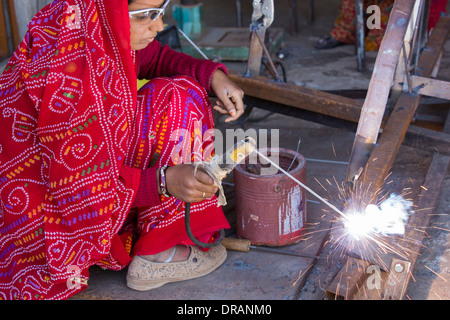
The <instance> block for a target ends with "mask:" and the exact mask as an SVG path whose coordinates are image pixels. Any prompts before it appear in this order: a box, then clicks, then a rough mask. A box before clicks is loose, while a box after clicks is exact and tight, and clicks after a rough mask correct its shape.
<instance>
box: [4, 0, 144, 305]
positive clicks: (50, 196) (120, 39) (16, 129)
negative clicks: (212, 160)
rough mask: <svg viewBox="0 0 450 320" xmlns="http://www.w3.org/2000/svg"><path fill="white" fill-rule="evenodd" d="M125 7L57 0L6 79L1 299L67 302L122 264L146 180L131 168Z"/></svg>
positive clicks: (109, 1)
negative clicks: (124, 235)
mask: <svg viewBox="0 0 450 320" xmlns="http://www.w3.org/2000/svg"><path fill="white" fill-rule="evenodd" d="M127 12H128V9H127V2H126V1H123V0H96V1H94V0H85V1H81V0H65V1H54V2H53V3H51V4H49V5H48V6H46V7H45V8H44V9H42V10H41V11H40V12H39V13H38V14H37V15H36V16H35V17H34V18H33V20H32V21H31V22H30V24H29V30H28V32H27V34H26V36H25V38H24V39H23V41H22V43H21V44H20V46H19V47H18V48H17V50H16V51H15V52H14V55H13V57H12V58H11V60H10V61H9V63H8V65H7V67H6V69H5V71H4V73H3V74H2V76H1V78H0V139H1V143H0V199H1V214H0V299H63V298H66V297H68V296H70V295H72V294H74V293H76V292H78V291H80V290H82V289H84V288H85V285H84V284H83V282H84V280H86V278H87V270H88V268H89V266H91V265H93V264H95V263H97V262H99V261H100V260H102V261H104V263H105V264H108V266H109V267H110V268H112V269H120V268H122V267H123V265H122V263H121V261H118V260H117V258H116V257H113V256H111V254H110V252H111V245H112V243H117V241H118V240H119V239H118V235H117V233H118V231H119V230H120V228H121V227H122V225H123V222H124V220H125V218H126V216H127V214H128V212H129V209H130V206H131V203H132V201H133V197H134V192H135V190H137V187H138V184H139V178H140V171H139V170H137V169H132V168H130V167H128V166H126V165H125V164H124V159H125V157H126V155H127V148H128V144H129V138H130V137H129V136H130V134H129V130H130V125H131V124H132V123H133V119H134V116H135V108H136V74H135V71H134V67H133V60H132V54H130V52H131V50H130V46H129V29H130V28H129V19H128V15H127ZM120 259H121V258H120V257H119V260H120ZM73 276H76V277H78V278H79V280H80V282H81V283H74V282H71V281H69V282H70V283H74V285H70V283H69V282H68V279H71V277H73Z"/></svg>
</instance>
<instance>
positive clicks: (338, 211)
mask: <svg viewBox="0 0 450 320" xmlns="http://www.w3.org/2000/svg"><path fill="white" fill-rule="evenodd" d="M255 152H256V153H257V154H259V155H260V156H261V157H262V158H263V159H264V160H266V161H268V162H270V163H271V164H273V165H274V166H275V167H276V168H277V169H278V170H280V171H281V172H283V173H284V174H285V175H287V176H288V177H289V178H291V179H292V180H294V181H295V182H297V183H298V184H299V185H301V186H302V187H303V188H304V189H306V190H307V191H309V192H310V193H311V194H313V195H314V196H315V197H316V198H318V199H319V200H320V201H322V202H323V203H325V204H326V205H327V206H329V207H330V208H331V209H333V210H334V211H336V212H337V213H339V214H340V215H341V216H343V217H346V215H345V214H344V213H343V212H342V211H341V210H339V209H338V208H336V207H335V206H334V205H332V204H331V203H329V202H328V201H327V200H325V199H324V198H322V197H321V196H320V195H318V194H317V193H315V192H314V191H313V190H311V189H310V188H308V187H307V186H305V185H304V184H303V183H301V182H300V181H298V180H297V179H296V178H294V177H293V176H292V175H290V174H289V173H288V172H286V170H284V169H283V168H281V167H280V166H279V165H277V164H276V163H275V162H273V161H272V160H270V159H269V158H267V157H266V156H265V155H263V154H262V153H261V152H259V151H258V150H255Z"/></svg>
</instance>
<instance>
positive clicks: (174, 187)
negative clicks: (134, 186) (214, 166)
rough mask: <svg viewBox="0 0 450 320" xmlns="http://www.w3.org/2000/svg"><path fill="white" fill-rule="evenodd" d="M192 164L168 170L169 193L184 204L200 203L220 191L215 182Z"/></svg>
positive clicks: (180, 165) (167, 185)
mask: <svg viewBox="0 0 450 320" xmlns="http://www.w3.org/2000/svg"><path fill="white" fill-rule="evenodd" d="M194 172H195V166H194V165H192V164H179V165H176V166H172V167H169V168H168V169H167V170H166V187H167V191H168V192H169V193H170V194H171V195H172V196H174V197H175V198H177V199H180V200H182V201H184V202H187V203H190V202H199V201H203V200H205V199H207V198H211V197H212V196H213V195H214V194H215V193H216V192H217V190H218V189H219V188H218V187H217V186H216V185H215V184H214V180H213V179H212V178H211V177H210V176H209V175H208V174H207V173H205V172H203V171H201V170H197V172H195V175H194Z"/></svg>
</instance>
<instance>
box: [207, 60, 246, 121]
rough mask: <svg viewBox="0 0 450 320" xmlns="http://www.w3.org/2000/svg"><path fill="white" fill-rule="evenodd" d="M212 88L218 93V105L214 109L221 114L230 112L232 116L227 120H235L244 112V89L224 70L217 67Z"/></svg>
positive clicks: (212, 80)
mask: <svg viewBox="0 0 450 320" xmlns="http://www.w3.org/2000/svg"><path fill="white" fill-rule="evenodd" d="M211 89H212V91H213V92H214V93H215V94H216V96H217V98H218V99H219V100H217V102H216V105H215V106H213V108H214V110H216V111H218V112H220V113H221V114H229V115H230V117H228V118H226V119H225V122H230V121H234V120H236V119H237V118H239V117H240V116H241V115H242V114H243V113H244V101H243V100H242V98H243V97H244V91H242V90H241V88H239V87H238V86H237V85H236V84H235V83H234V82H233V81H231V79H230V78H228V76H227V75H226V74H225V73H224V72H223V71H222V70H219V69H217V70H216V71H214V74H213V76H212V79H211Z"/></svg>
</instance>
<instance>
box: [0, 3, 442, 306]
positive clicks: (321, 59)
mask: <svg viewBox="0 0 450 320" xmlns="http://www.w3.org/2000/svg"><path fill="white" fill-rule="evenodd" d="M242 2H243V4H242V5H243V8H242V13H243V25H244V26H246V25H248V24H249V22H250V15H251V12H252V8H251V1H249V0H248V1H242ZM275 2H276V15H275V21H274V24H273V27H281V28H287V27H288V17H289V8H288V0H277V1H275ZM339 2H340V1H339V0H331V1H315V5H316V7H315V13H316V16H315V21H314V22H313V23H308V22H307V19H308V1H298V13H299V25H300V30H299V34H298V35H297V36H291V35H289V34H287V36H286V42H285V49H286V51H287V52H288V56H287V58H286V59H284V60H283V63H284V65H285V66H286V70H287V80H288V81H289V82H294V83H296V84H297V85H299V86H305V87H309V88H313V89H320V90H346V89H356V90H365V89H367V87H368V84H369V81H370V76H371V71H372V68H373V63H374V61H375V58H376V53H374V52H368V53H367V67H368V68H367V71H366V72H364V73H361V72H358V71H357V70H356V56H355V49H354V46H351V45H350V46H341V47H338V48H335V49H331V50H326V51H317V50H315V49H314V44H315V43H316V41H317V40H318V39H319V37H321V36H323V35H325V34H326V33H327V32H328V31H329V29H330V28H331V27H332V25H333V21H334V18H335V16H336V13H337V10H338V6H339ZM204 9H205V25H206V27H234V26H235V25H236V24H235V21H236V18H235V11H234V10H235V9H234V1H226V2H224V1H221V0H207V1H204ZM449 9H450V8H449ZM448 11H449V12H450V10H448ZM167 22H169V23H170V18H169V19H167ZM225 63H226V64H227V66H229V68H230V69H233V70H237V71H241V72H244V71H245V67H246V66H245V63H236V62H228V61H227V62H225ZM0 67H1V65H0ZM438 78H440V79H443V80H447V81H449V80H450V42H447V44H446V50H445V53H444V57H443V60H442V63H441V68H440V73H439V75H438ZM266 115H268V111H265V110H262V109H256V110H254V111H253V112H252V114H251V117H250V119H249V121H248V122H247V123H246V124H245V126H244V128H243V129H244V130H247V129H250V128H254V129H256V130H258V129H278V130H279V136H280V139H279V142H280V147H283V148H288V149H294V150H295V149H296V147H297V142H298V140H299V138H301V145H300V153H301V154H302V155H303V156H304V157H305V158H307V159H308V160H307V184H308V186H309V187H311V188H312V189H313V190H314V191H316V192H318V193H319V194H321V195H322V196H324V197H327V198H328V199H330V201H333V202H334V201H336V204H338V190H337V188H336V186H335V185H334V180H336V181H338V182H339V183H340V182H341V181H342V180H343V179H344V178H345V174H346V166H345V165H336V164H331V163H322V162H317V161H316V160H336V161H344V162H345V161H348V157H349V154H350V151H351V147H352V143H353V138H354V133H353V132H352V131H351V130H349V129H346V128H344V129H337V128H332V127H328V126H323V125H320V124H317V123H313V122H308V121H305V120H301V119H298V118H295V117H292V116H286V115H281V114H278V113H274V114H270V115H268V117H267V118H265V119H264V120H258V119H261V118H262V117H265V116H266ZM217 127H218V128H219V129H221V130H223V132H225V130H226V129H236V128H238V126H237V125H236V124H234V125H227V124H224V123H223V119H222V118H221V117H218V124H217ZM431 156H432V154H430V153H427V152H424V151H421V150H417V149H413V148H409V147H406V146H402V147H401V148H400V151H399V153H398V156H397V158H396V161H395V164H394V167H393V169H392V175H391V176H390V179H391V183H390V184H389V188H390V190H391V191H392V192H401V190H402V189H403V188H405V187H412V189H413V193H418V192H419V191H420V184H421V183H422V181H423V179H424V177H425V175H426V171H427V169H428V165H429V163H430V160H431ZM445 174H446V178H445V181H444V186H443V189H442V192H441V196H440V200H439V202H438V206H437V208H436V210H435V214H436V215H434V216H433V217H432V218H431V222H430V226H429V227H428V228H427V229H426V232H427V234H428V236H429V237H427V239H426V240H425V242H424V248H423V251H422V253H421V256H420V258H419V260H418V261H417V265H416V267H415V268H414V273H413V280H411V281H410V284H409V287H408V290H407V297H406V298H407V299H412V300H419V299H420V300H422V299H429V300H432V299H449V298H450V285H449V284H448V281H449V280H450V275H449V272H450V244H449V243H450V242H449V240H450V238H449V232H448V230H450V219H449V218H448V214H449V213H450V200H449V199H450V175H449V174H448V173H445ZM329 181H330V182H331V184H328V182H329ZM322 186H323V187H325V188H326V189H327V190H325V189H324V188H322ZM227 191H228V192H227V194H229V195H231V196H230V197H231V198H230V200H231V201H230V202H233V201H232V200H233V199H232V193H233V192H232V190H230V189H228V190H227ZM307 198H308V200H311V201H310V202H308V207H307V213H308V225H307V232H311V234H310V236H308V237H306V236H305V238H304V239H303V240H302V241H301V242H300V243H299V244H296V245H293V246H290V247H288V248H285V249H287V250H291V251H295V252H303V253H310V254H316V253H320V255H321V257H322V258H324V259H319V261H318V262H317V263H316V264H315V265H314V266H312V265H311V263H312V260H311V259H306V258H298V257H290V256H281V255H275V254H268V253H260V252H249V253H238V252H231V251H230V252H229V255H228V258H227V261H226V262H225V264H224V265H223V266H221V267H220V268H219V269H218V270H217V271H215V272H213V273H212V274H210V275H208V276H206V277H203V278H200V279H197V280H192V281H186V282H182V283H177V284H170V285H166V286H164V287H162V288H160V289H156V290H152V291H149V292H145V293H141V292H135V291H133V290H130V289H128V288H127V287H126V284H125V271H121V272H112V271H103V270H101V269H98V268H93V269H92V272H91V278H90V280H89V287H88V289H87V290H85V291H84V292H83V293H81V294H79V295H78V296H76V297H74V299H136V300H154V299H200V300H207V299H224V300H229V299H231V300H247V299H254V300H255V299H256V300H273V299H275V300H281V299H299V300H318V299H321V298H322V296H323V293H324V290H325V288H326V287H327V285H328V284H329V283H330V281H331V280H332V279H333V277H334V275H335V274H336V272H337V271H339V268H340V267H342V261H341V259H340V257H339V254H336V252H334V251H333V249H332V248H331V246H329V245H325V246H324V247H323V248H321V247H322V243H324V241H326V238H325V237H324V236H325V233H324V232H320V230H322V229H328V228H330V226H331V225H330V219H331V214H329V213H328V212H329V210H327V208H326V206H324V205H323V204H321V203H316V202H314V200H316V199H315V198H314V197H313V196H310V195H308V196H307ZM327 211H328V212H327ZM233 215H234V211H233V209H232V208H231V210H230V211H229V212H228V213H227V218H229V219H230V220H231V221H233V219H234V216H233ZM446 230H447V231H446ZM330 257H332V258H333V259H330ZM430 269H431V270H432V271H430ZM307 272H309V276H308V277H307V278H306V281H305V282H304V284H303V286H300V285H299V284H301V283H302V281H303V280H305V278H304V277H303V275H304V274H305V273H307Z"/></svg>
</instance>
